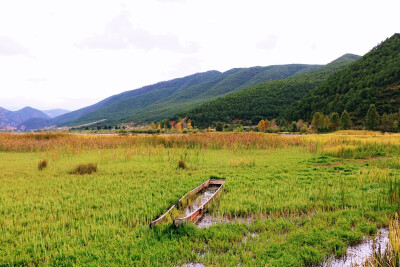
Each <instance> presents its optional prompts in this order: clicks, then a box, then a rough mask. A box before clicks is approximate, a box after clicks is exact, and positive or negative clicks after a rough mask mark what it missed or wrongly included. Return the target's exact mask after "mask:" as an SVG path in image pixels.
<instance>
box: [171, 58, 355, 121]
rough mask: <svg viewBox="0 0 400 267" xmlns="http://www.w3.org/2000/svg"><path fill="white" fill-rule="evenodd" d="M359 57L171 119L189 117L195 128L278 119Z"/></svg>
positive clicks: (245, 90)
mask: <svg viewBox="0 0 400 267" xmlns="http://www.w3.org/2000/svg"><path fill="white" fill-rule="evenodd" d="M358 58H359V56H356V55H351V54H346V55H344V56H342V57H340V58H338V59H336V60H335V61H332V62H331V63H329V64H327V65H325V66H323V67H321V68H318V69H317V70H314V71H313V72H309V73H305V74H301V75H293V77H290V78H286V79H281V80H275V81H269V82H265V83H261V84H258V85H255V86H251V87H249V88H246V89H244V90H241V91H239V92H236V93H232V94H229V95H227V96H225V97H221V98H218V99H216V100H214V101H211V102H208V103H205V104H202V105H200V106H199V107H196V108H193V109H190V110H188V111H186V112H182V113H179V114H177V115H176V116H175V117H173V118H172V119H177V118H179V117H186V116H187V117H189V118H190V119H191V120H192V121H193V122H194V124H195V125H196V126H199V127H204V126H208V125H210V124H212V123H214V122H217V121H223V122H232V121H234V120H244V121H249V123H252V124H256V123H258V122H259V121H260V120H261V119H265V118H268V119H272V118H276V117H278V116H279V115H280V114H281V113H282V112H283V111H284V110H285V109H286V108H287V107H288V106H289V105H290V104H292V103H293V102H294V101H296V100H299V99H301V98H302V97H304V96H305V95H306V94H307V93H308V92H310V91H311V90H312V89H314V88H316V87H317V86H318V85H320V84H321V83H323V82H324V81H325V80H326V79H327V78H328V77H329V76H330V75H332V74H334V73H336V72H337V71H339V70H341V69H343V68H345V67H346V66H348V65H349V64H350V63H352V62H354V61H355V60H357V59H358Z"/></svg>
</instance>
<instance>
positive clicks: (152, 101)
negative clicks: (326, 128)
mask: <svg viewBox="0 0 400 267" xmlns="http://www.w3.org/2000/svg"><path fill="white" fill-rule="evenodd" d="M320 67H321V66H320V65H304V64H290V65H280V66H267V67H251V68H236V69H231V70H229V71H226V72H224V73H220V72H218V71H208V72H204V73H197V74H193V75H189V76H186V77H183V78H178V79H174V80H171V81H166V82H160V83H157V84H154V85H150V86H145V87H143V88H140V89H137V90H132V91H127V92H124V93H122V94H119V95H115V96H112V97H110V98H108V99H105V100H103V101H101V102H99V103H97V104H95V105H93V106H91V107H87V108H84V109H81V110H78V111H75V112H73V113H70V114H65V115H63V116H61V117H59V118H55V119H54V123H55V124H58V125H79V124H85V123H91V122H95V121H99V120H104V119H105V120H107V122H104V123H99V124H103V125H104V124H105V123H107V124H111V125H114V124H118V123H122V122H130V121H133V122H135V123H141V122H151V121H153V120H155V121H157V120H161V119H165V118H168V117H169V116H172V115H174V114H176V113H178V112H181V111H183V110H185V109H189V108H192V107H194V106H196V105H199V104H202V103H204V102H207V101H211V100H214V99H217V98H219V97H221V96H224V95H227V94H229V93H232V92H236V91H239V90H242V89H244V88H246V87H249V86H252V85H255V84H258V83H261V82H265V81H271V80H276V79H283V78H287V77H291V76H295V75H299V74H301V73H306V72H310V71H314V70H316V69H318V68H320ZM75 115H77V116H76V117H75Z"/></svg>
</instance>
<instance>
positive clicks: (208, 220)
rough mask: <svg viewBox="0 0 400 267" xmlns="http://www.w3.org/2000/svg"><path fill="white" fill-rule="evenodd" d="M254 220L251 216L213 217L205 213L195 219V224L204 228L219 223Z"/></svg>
mask: <svg viewBox="0 0 400 267" xmlns="http://www.w3.org/2000/svg"><path fill="white" fill-rule="evenodd" d="M252 221H254V218H252V217H238V218H228V217H215V216H212V215H210V214H205V215H204V216H203V217H201V218H200V220H198V221H197V223H196V226H197V227H198V228H205V227H209V226H212V225H216V224H221V223H223V224H224V223H251V222H252Z"/></svg>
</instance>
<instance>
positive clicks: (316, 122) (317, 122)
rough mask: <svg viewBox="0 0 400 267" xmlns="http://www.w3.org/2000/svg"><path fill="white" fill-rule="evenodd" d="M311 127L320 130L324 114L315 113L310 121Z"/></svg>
mask: <svg viewBox="0 0 400 267" xmlns="http://www.w3.org/2000/svg"><path fill="white" fill-rule="evenodd" d="M311 126H312V127H313V128H315V129H321V128H322V127H323V126H324V114H322V113H321V112H315V113H314V116H313V118H312V121H311Z"/></svg>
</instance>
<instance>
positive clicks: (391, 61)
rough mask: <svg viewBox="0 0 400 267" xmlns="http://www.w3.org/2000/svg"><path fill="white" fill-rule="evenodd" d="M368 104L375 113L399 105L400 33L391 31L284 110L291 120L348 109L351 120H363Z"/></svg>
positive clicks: (392, 108)
mask: <svg viewBox="0 0 400 267" xmlns="http://www.w3.org/2000/svg"><path fill="white" fill-rule="evenodd" d="M370 104H375V106H376V108H377V110H378V112H379V113H380V114H381V115H382V114H383V113H385V112H386V113H394V112H398V111H399V108H400V34H398V33H397V34H394V35H393V36H392V37H390V38H388V39H386V40H385V41H384V42H382V43H381V44H379V45H378V46H376V47H374V48H373V49H372V50H371V51H370V52H369V53H367V54H366V55H364V56H363V57H362V58H361V59H359V60H357V61H356V62H354V63H353V64H350V65H349V66H348V67H347V68H345V69H343V70H341V71H339V72H337V73H336V74H335V75H332V76H331V77H329V79H327V80H326V81H325V82H324V83H323V84H321V85H320V86H318V87H317V88H315V89H314V90H312V91H310V92H309V93H308V94H307V95H306V96H305V97H304V98H303V99H301V100H300V101H298V102H296V103H294V104H292V106H291V107H290V108H289V109H288V110H287V111H286V113H285V114H286V117H287V118H289V119H291V120H297V119H299V118H302V119H306V120H309V119H311V117H312V116H313V114H314V113H315V112H323V113H324V114H329V113H331V112H338V113H339V114H340V113H341V112H343V110H347V111H348V112H349V113H350V115H351V117H352V119H353V121H355V122H356V123H357V122H358V123H361V121H363V120H364V118H365V116H366V114H367V111H368V108H369V106H370Z"/></svg>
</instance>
